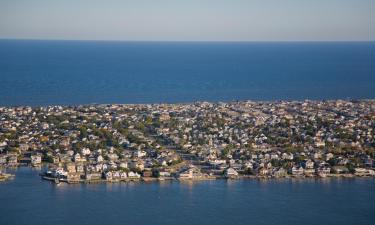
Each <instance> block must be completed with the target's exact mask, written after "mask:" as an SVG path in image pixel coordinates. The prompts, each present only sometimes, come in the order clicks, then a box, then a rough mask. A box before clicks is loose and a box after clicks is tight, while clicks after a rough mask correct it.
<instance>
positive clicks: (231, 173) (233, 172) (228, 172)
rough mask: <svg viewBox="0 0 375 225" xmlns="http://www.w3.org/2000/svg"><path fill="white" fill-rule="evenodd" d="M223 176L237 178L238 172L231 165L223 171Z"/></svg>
mask: <svg viewBox="0 0 375 225" xmlns="http://www.w3.org/2000/svg"><path fill="white" fill-rule="evenodd" d="M224 177H225V178H237V177H238V172H237V171H236V170H235V169H233V168H232V167H229V168H227V169H226V170H225V171H224Z"/></svg>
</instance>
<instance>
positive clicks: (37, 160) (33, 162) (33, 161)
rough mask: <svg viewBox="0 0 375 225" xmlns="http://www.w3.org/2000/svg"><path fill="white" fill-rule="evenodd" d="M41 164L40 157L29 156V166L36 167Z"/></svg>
mask: <svg viewBox="0 0 375 225" xmlns="http://www.w3.org/2000/svg"><path fill="white" fill-rule="evenodd" d="M41 163H42V156H40V155H32V156H31V165H33V166H38V165H40V164H41Z"/></svg>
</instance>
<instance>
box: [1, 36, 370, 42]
mask: <svg viewBox="0 0 375 225" xmlns="http://www.w3.org/2000/svg"><path fill="white" fill-rule="evenodd" d="M0 41H67V42H143V43H146V42H149V43H150V42H153V43H166V42H170V43H370V42H375V39H374V40H132V39H128V40H122V39H58V38H56V39H55V38H46V39H43V38H2V37H0Z"/></svg>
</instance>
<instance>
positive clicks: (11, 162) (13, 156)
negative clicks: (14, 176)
mask: <svg viewBox="0 0 375 225" xmlns="http://www.w3.org/2000/svg"><path fill="white" fill-rule="evenodd" d="M17 165H18V159H17V155H16V154H11V155H9V154H8V166H17Z"/></svg>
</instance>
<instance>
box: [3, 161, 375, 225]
mask: <svg viewBox="0 0 375 225" xmlns="http://www.w3.org/2000/svg"><path fill="white" fill-rule="evenodd" d="M16 173H17V176H16V178H15V179H14V180H13V181H9V182H6V183H0V224H2V225H7V224H9V225H21V224H39V225H43V224H46V225H49V224H54V225H60V224H61V225H63V224H87V225H96V224H98V225H102V224H107V225H111V224H147V225H148V224H155V225H159V224H160V225H169V224H171V225H172V224H173V225H175V224H181V225H185V224H186V225H191V224H202V225H206V224H207V225H212V224H216V225H221V224H225V225H227V224H233V225H236V224H264V225H273V224H288V225H289V224H306V225H310V224H311V225H316V224H327V225H333V224H337V225H342V224H355V225H362V224H369V225H370V224H374V221H375V214H374V212H375V204H374V199H375V179H360V178H357V179H323V180H282V181H276V180H269V181H257V180H244V181H225V180H218V181H205V182H198V183H180V182H166V183H138V184H137V183H129V184H127V183H119V184H97V185H79V184H78V185H67V184H61V185H60V186H56V185H54V184H52V183H49V182H47V181H42V180H41V179H40V178H39V177H38V173H39V171H36V170H32V169H30V168H21V169H19V170H17V172H16Z"/></svg>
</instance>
